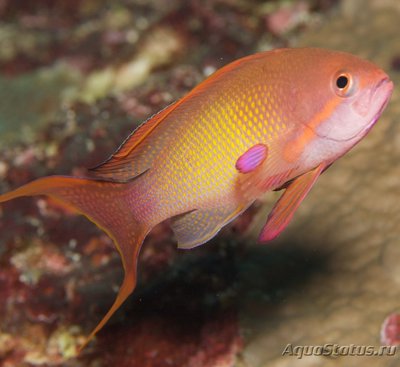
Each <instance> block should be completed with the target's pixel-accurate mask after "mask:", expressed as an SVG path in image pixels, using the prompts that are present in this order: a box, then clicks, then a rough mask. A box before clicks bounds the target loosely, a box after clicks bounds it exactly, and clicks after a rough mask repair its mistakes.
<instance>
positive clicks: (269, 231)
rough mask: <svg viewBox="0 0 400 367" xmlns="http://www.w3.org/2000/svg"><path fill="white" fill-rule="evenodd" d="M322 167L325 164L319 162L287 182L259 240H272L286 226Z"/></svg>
mask: <svg viewBox="0 0 400 367" xmlns="http://www.w3.org/2000/svg"><path fill="white" fill-rule="evenodd" d="M324 168H325V164H321V165H319V166H318V167H316V168H314V169H313V170H311V171H309V172H307V173H305V174H303V175H301V176H299V177H297V178H296V179H295V180H293V182H291V183H290V184H289V186H288V187H287V189H286V190H285V192H284V193H283V195H282V196H281V197H280V199H279V200H278V201H277V203H276V204H275V206H274V208H273V209H272V211H271V213H270V214H269V216H268V219H267V223H266V224H265V226H264V228H263V229H262V231H261V233H260V236H259V242H267V241H270V240H273V239H274V238H276V237H277V236H278V235H279V234H280V233H281V232H282V231H283V230H284V229H285V228H286V226H287V225H288V224H289V222H290V221H291V219H292V218H293V215H294V213H295V211H296V210H297V208H298V207H299V205H300V204H301V202H302V201H303V199H304V198H305V197H306V196H307V194H308V192H309V191H310V190H311V188H312V187H313V185H314V183H315V181H316V180H317V178H318V177H319V175H320V174H321V173H322V171H323V170H324Z"/></svg>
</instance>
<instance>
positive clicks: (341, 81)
mask: <svg viewBox="0 0 400 367" xmlns="http://www.w3.org/2000/svg"><path fill="white" fill-rule="evenodd" d="M347 84H349V78H348V77H347V76H346V75H340V76H339V77H338V78H337V79H336V86H337V87H338V88H339V89H344V88H346V87H347Z"/></svg>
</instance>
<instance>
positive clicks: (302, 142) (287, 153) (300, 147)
mask: <svg viewBox="0 0 400 367" xmlns="http://www.w3.org/2000/svg"><path fill="white" fill-rule="evenodd" d="M339 104H340V98H332V99H331V100H330V101H329V102H328V103H327V104H326V105H325V106H324V108H323V109H322V110H321V111H319V112H317V113H316V114H315V115H314V117H313V118H312V119H311V121H309V122H308V123H305V124H304V125H303V126H304V127H303V131H302V132H301V133H300V134H299V135H298V136H296V138H295V139H294V140H290V141H289V142H288V143H287V144H286V146H285V148H284V150H283V157H284V159H285V160H286V161H287V162H289V163H292V162H294V161H295V160H296V159H297V158H298V157H299V156H300V155H301V153H303V151H304V149H305V147H306V145H307V144H309V143H310V142H311V140H312V139H314V138H315V135H316V134H315V130H316V129H317V127H318V126H319V125H320V124H321V123H322V122H324V121H326V120H327V119H328V118H329V117H330V116H331V115H332V114H333V111H334V110H335V109H336V107H337V106H338V105H339Z"/></svg>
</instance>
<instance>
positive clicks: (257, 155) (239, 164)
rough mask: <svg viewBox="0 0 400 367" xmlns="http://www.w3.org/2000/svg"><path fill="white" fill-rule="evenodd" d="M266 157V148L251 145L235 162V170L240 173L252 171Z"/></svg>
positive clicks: (260, 145)
mask: <svg viewBox="0 0 400 367" xmlns="http://www.w3.org/2000/svg"><path fill="white" fill-rule="evenodd" d="M267 156H268V147H267V146H266V145H264V144H256V145H253V146H252V147H251V148H250V149H248V150H247V151H246V152H245V153H243V154H242V155H241V156H240V157H239V159H238V160H237V161H236V169H237V170H238V171H239V172H241V173H249V172H251V171H254V170H255V169H256V168H257V167H259V166H260V165H261V163H262V162H264V161H265V159H266V158H267Z"/></svg>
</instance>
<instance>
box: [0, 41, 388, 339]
mask: <svg viewBox="0 0 400 367" xmlns="http://www.w3.org/2000/svg"><path fill="white" fill-rule="evenodd" d="M392 90H393V84H392V82H391V81H390V80H389V78H388V76H387V75H386V74H385V73H384V72H383V71H382V70H381V69H379V68H378V67H377V66H375V65H374V64H372V63H370V62H368V61H364V60H361V59H359V58H357V57H355V56H352V55H349V54H346V53H342V52H335V51H328V50H322V49H314V48H304V49H280V50H274V51H270V52H263V53H258V54H255V55H251V56H248V57H245V58H242V59H240V60H237V61H235V62H232V63H231V64H229V65H227V66H225V67H223V68H222V69H220V70H219V71H217V72H216V73H215V74H213V75H212V76H210V77H209V78H208V79H206V80H205V81H204V82H202V83H201V84H200V85H198V86H197V87H196V88H194V89H193V90H192V91H191V92H190V93H189V94H188V95H186V96H185V97H184V98H182V99H180V100H179V101H177V102H175V103H174V104H172V105H170V106H169V107H167V108H166V109H164V110H162V111H161V112H159V113H158V114H156V115H155V116H153V117H151V118H150V119H149V120H147V121H146V122H145V123H144V124H142V125H141V126H140V127H139V128H138V129H136V130H135V131H134V132H133V133H132V134H131V135H130V136H129V137H128V138H127V139H126V141H125V142H124V143H123V144H122V145H121V146H120V148H119V149H118V150H117V151H116V152H115V153H114V155H112V156H111V157H110V158H109V159H108V160H107V161H106V162H104V163H103V164H101V165H100V166H98V167H96V168H95V169H94V170H93V172H94V174H95V176H96V178H97V179H85V178H73V177H63V176H52V177H45V178H41V179H38V180H36V181H33V182H31V183H28V184H26V185H24V186H22V187H20V188H18V189H16V190H14V191H11V192H9V193H6V194H3V195H1V196H0V202H4V201H7V200H11V199H14V198H17V197H20V196H32V195H48V196H50V197H52V198H55V199H58V200H60V201H62V202H64V203H66V204H68V205H69V206H72V207H74V208H75V209H76V210H77V211H78V212H80V213H82V214H83V215H85V216H86V217H88V218H89V219H90V220H91V221H92V222H94V223H95V224H96V225H97V226H99V227H100V228H102V229H103V230H104V231H105V232H106V233H107V234H108V235H109V236H110V237H111V238H112V239H113V240H114V243H115V246H116V248H117V249H118V251H119V253H120V255H121V258H122V263H123V266H124V270H125V277H124V280H123V283H122V285H121V287H120V290H119V293H118V296H117V298H116V300H115V302H114V304H113V305H112V307H111V309H110V310H109V311H108V313H107V314H106V315H105V316H104V318H103V319H102V320H101V322H100V323H99V324H98V325H97V327H96V328H95V330H94V331H93V332H92V333H91V335H90V337H89V339H90V338H91V337H93V336H94V335H95V333H97V332H98V331H99V330H100V329H101V328H102V327H103V326H104V324H105V323H106V322H107V320H108V319H109V318H110V317H111V315H112V314H113V313H114V312H115V311H116V310H117V309H118V307H119V306H120V305H121V304H122V303H123V302H124V300H125V299H126V298H127V297H128V295H129V294H130V293H131V292H132V291H133V289H134V287H135V284H136V267H137V257H138V253H139V250H140V247H141V244H142V242H143V240H144V238H145V237H146V235H147V234H148V233H149V231H150V230H151V229H152V228H153V227H154V226H155V225H156V224H158V223H160V222H162V221H164V220H166V219H168V218H171V226H172V229H173V231H174V233H175V236H176V239H177V242H178V247H179V248H184V249H189V248H192V247H195V246H198V245H201V244H203V243H205V242H207V241H208V240H210V239H211V238H212V237H214V236H215V235H216V234H217V233H218V231H219V230H220V229H221V228H222V227H223V226H225V225H226V224H227V223H229V222H230V221H232V220H233V219H235V218H236V217H237V216H238V215H240V214H241V213H242V212H243V211H245V210H246V209H247V208H248V207H249V206H250V205H251V204H252V203H253V202H254V201H255V200H256V199H257V198H259V197H260V196H261V195H263V194H264V193H265V192H267V191H271V190H276V189H285V191H284V193H283V195H282V197H281V198H280V199H279V201H278V202H277V203H276V204H275V207H274V208H273V210H272V212H271V214H270V215H269V217H268V220H267V223H266V225H265V227H264V228H263V230H262V232H261V234H260V241H268V240H271V239H273V238H275V237H276V236H277V235H278V234H279V233H280V232H281V231H282V230H283V229H284V228H285V227H286V226H287V224H288V223H289V221H290V220H291V218H292V216H293V214H294V212H295V210H296V209H297V207H298V206H299V205H300V203H301V201H302V200H303V199H304V198H305V196H306V195H307V193H308V192H309V191H310V189H311V187H312V186H313V185H314V183H315V181H316V180H317V178H318V176H319V175H320V174H321V173H322V172H323V171H324V170H325V169H327V168H328V167H329V166H330V165H331V164H332V163H333V162H334V161H335V160H336V159H338V158H339V157H341V156H342V155H343V154H345V153H346V152H347V151H348V150H349V149H351V148H352V147H353V146H354V145H355V144H357V143H358V142H359V141H360V140H361V139H362V138H363V137H364V136H365V135H366V134H367V132H368V131H369V130H370V129H371V128H372V126H373V125H374V124H375V122H376V121H377V119H378V118H379V116H380V115H381V113H382V111H383V109H384V108H385V106H386V104H387V103H388V101H389V98H390V96H391V93H392Z"/></svg>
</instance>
